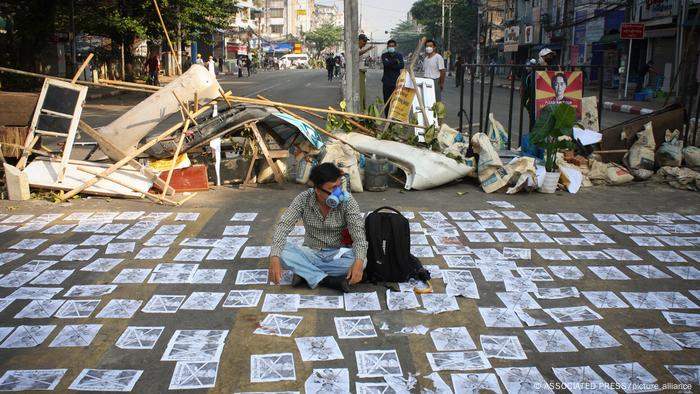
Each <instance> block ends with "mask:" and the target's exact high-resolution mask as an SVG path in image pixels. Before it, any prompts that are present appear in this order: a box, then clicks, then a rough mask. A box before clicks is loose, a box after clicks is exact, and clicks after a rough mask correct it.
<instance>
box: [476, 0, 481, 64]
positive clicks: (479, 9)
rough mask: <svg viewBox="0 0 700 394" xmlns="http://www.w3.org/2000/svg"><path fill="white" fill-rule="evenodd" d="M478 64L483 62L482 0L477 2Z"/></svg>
mask: <svg viewBox="0 0 700 394" xmlns="http://www.w3.org/2000/svg"><path fill="white" fill-rule="evenodd" d="M476 64H481V1H479V2H477V3H476ZM477 70H479V68H477Z"/></svg>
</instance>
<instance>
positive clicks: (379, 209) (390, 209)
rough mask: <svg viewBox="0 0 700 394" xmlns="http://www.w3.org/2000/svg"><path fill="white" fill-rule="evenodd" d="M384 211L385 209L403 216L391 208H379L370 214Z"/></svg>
mask: <svg viewBox="0 0 700 394" xmlns="http://www.w3.org/2000/svg"><path fill="white" fill-rule="evenodd" d="M384 209H387V210H389V211H394V212H395V213H397V214H399V215H401V216H403V214H402V213H401V212H399V211H398V210H396V208H392V207H381V208H377V209H375V210H374V211H372V213H378V212H379V211H381V210H384Z"/></svg>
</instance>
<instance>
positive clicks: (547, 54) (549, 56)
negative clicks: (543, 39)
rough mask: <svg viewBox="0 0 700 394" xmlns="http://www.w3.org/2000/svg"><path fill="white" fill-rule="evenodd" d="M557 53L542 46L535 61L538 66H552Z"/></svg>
mask: <svg viewBox="0 0 700 394" xmlns="http://www.w3.org/2000/svg"><path fill="white" fill-rule="evenodd" d="M556 57H557V53H556V52H554V51H553V50H551V49H549V48H542V49H541V50H540V53H539V59H538V60H537V63H539V65H540V66H553V65H554V61H555V58H556Z"/></svg>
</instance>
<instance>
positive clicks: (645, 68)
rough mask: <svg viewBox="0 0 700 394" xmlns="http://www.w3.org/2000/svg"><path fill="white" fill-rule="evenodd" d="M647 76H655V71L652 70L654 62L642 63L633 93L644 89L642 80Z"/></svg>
mask: <svg viewBox="0 0 700 394" xmlns="http://www.w3.org/2000/svg"><path fill="white" fill-rule="evenodd" d="M647 74H656V70H655V69H654V61H653V60H649V61H648V62H646V63H644V65H642V67H640V68H639V76H638V77H637V86H636V87H635V90H634V92H635V93H639V92H641V91H642V89H644V78H646V76H647Z"/></svg>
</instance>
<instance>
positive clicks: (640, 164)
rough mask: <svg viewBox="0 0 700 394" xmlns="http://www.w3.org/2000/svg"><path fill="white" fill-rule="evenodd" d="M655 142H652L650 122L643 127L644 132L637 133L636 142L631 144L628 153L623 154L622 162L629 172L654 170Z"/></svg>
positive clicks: (652, 134) (652, 132)
mask: <svg viewBox="0 0 700 394" xmlns="http://www.w3.org/2000/svg"><path fill="white" fill-rule="evenodd" d="M655 149H656V142H654V129H653V128H652V125H651V122H649V123H647V124H645V125H644V130H642V131H640V132H639V133H637V141H635V142H634V144H632V146H631V147H630V149H629V151H628V152H627V153H626V154H625V157H624V158H623V159H622V162H623V163H624V164H625V166H626V167H627V168H629V169H630V170H635V169H639V168H641V169H645V170H653V169H654V150H655Z"/></svg>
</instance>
